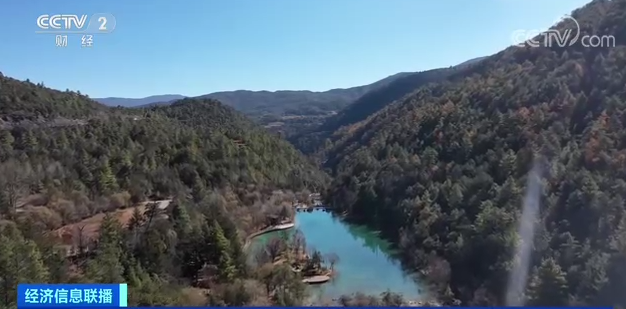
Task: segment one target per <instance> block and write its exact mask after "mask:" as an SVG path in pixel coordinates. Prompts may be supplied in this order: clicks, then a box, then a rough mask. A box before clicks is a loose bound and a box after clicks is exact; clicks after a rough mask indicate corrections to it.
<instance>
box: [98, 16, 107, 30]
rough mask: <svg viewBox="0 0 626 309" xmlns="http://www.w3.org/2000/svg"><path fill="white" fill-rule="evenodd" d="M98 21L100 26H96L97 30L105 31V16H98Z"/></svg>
mask: <svg viewBox="0 0 626 309" xmlns="http://www.w3.org/2000/svg"><path fill="white" fill-rule="evenodd" d="M98 22H99V23H100V28H98V30H101V31H106V30H107V18H106V17H104V16H103V17H100V18H98Z"/></svg>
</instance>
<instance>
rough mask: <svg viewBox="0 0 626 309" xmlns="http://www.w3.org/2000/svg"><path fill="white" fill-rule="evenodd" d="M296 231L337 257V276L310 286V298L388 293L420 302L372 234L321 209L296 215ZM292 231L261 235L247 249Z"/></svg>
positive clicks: (384, 246)
mask: <svg viewBox="0 0 626 309" xmlns="http://www.w3.org/2000/svg"><path fill="white" fill-rule="evenodd" d="M296 228H297V229H300V230H301V231H302V233H303V234H304V236H305V238H306V243H307V247H309V248H315V249H317V250H319V251H320V252H321V253H322V254H327V253H331V252H332V253H335V254H337V255H338V256H339V262H338V263H337V264H336V265H335V270H336V271H337V272H338V274H337V275H336V276H335V278H333V280H332V281H331V282H328V283H325V284H322V285H316V286H311V294H312V296H313V298H316V299H330V298H338V297H339V296H341V295H344V294H353V293H356V292H363V293H366V294H374V295H379V294H380V293H382V292H385V291H386V290H391V291H392V292H396V293H401V294H403V295H404V297H405V299H407V300H409V299H410V300H418V299H421V297H420V295H421V294H422V293H423V292H422V293H420V292H421V290H420V286H419V284H418V283H417V282H416V281H415V280H414V279H413V277H412V276H410V275H409V274H407V273H406V272H405V271H404V270H403V269H402V267H401V264H400V262H399V261H398V260H397V259H396V258H394V257H393V250H392V249H391V246H390V244H389V243H388V242H386V241H384V240H383V239H381V238H380V237H379V236H378V235H377V233H376V232H374V231H372V230H369V229H367V228H366V227H363V226H358V225H352V224H348V223H346V222H344V221H343V220H341V219H339V218H337V217H335V216H333V215H332V214H331V213H328V212H324V211H321V210H316V211H314V212H310V213H309V212H298V213H297V214H296ZM293 231H295V229H291V230H289V231H278V232H272V233H268V234H265V235H261V236H259V237H257V238H255V239H254V241H253V244H252V246H251V249H252V250H254V248H255V247H258V246H260V245H261V244H262V243H265V242H267V240H268V239H270V238H272V237H279V236H280V235H281V233H293Z"/></svg>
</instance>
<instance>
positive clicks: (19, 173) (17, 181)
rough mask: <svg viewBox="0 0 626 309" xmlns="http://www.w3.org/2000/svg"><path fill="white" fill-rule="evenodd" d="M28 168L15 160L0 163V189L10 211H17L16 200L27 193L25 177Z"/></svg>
mask: <svg viewBox="0 0 626 309" xmlns="http://www.w3.org/2000/svg"><path fill="white" fill-rule="evenodd" d="M27 177H28V169H26V168H23V167H22V165H21V164H20V163H19V162H17V161H16V160H13V159H11V160H8V161H7V162H4V163H2V164H0V190H2V193H3V195H4V197H5V200H6V203H7V206H8V208H9V210H10V212H11V213H13V214H15V212H16V211H17V206H18V205H17V204H18V200H19V199H20V198H22V197H24V196H25V195H26V194H28V186H27V185H26V181H25V180H26V179H27Z"/></svg>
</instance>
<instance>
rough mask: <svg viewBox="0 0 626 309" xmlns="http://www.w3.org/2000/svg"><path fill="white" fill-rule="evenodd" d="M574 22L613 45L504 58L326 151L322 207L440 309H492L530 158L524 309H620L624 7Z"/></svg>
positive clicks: (509, 52)
mask: <svg viewBox="0 0 626 309" xmlns="http://www.w3.org/2000/svg"><path fill="white" fill-rule="evenodd" d="M573 16H574V17H575V18H576V19H577V21H578V22H579V23H580V25H581V28H582V32H583V33H582V34H581V35H587V34H597V35H614V36H615V41H616V42H617V46H615V47H607V48H586V47H583V46H581V45H580V43H577V44H574V45H573V46H571V47H567V48H557V47H552V48H548V47H538V48H533V47H511V48H508V49H506V50H504V51H502V52H500V53H498V54H496V55H494V56H491V57H488V58H487V59H486V60H483V61H481V62H480V63H479V64H477V65H476V66H474V67H472V68H471V69H470V70H467V71H464V72H459V73H458V74H459V75H458V76H455V77H454V78H453V79H451V80H450V81H448V82H442V83H437V84H431V85H428V86H425V87H422V88H420V89H419V90H418V91H417V92H415V93H414V94H412V95H410V96H409V97H406V98H405V99H403V100H402V101H401V102H398V103H397V104H394V105H391V106H388V107H386V108H384V109H383V110H381V111H379V112H378V113H377V114H375V115H374V116H372V117H370V118H368V119H367V120H365V121H363V122H361V123H359V125H358V126H355V127H354V128H353V130H351V131H349V132H345V135H343V138H342V139H341V140H339V141H337V142H335V143H334V144H332V145H329V151H328V156H329V160H328V162H327V167H329V168H331V169H332V170H333V171H334V173H335V174H336V179H335V181H334V183H333V186H332V189H331V190H330V191H329V198H328V200H329V202H330V203H331V204H332V205H334V206H336V207H339V208H340V210H342V211H346V212H347V213H348V214H349V217H351V218H352V219H354V220H357V221H359V222H365V223H368V224H370V225H374V226H377V227H379V228H380V229H381V230H382V231H383V233H384V234H385V235H387V236H388V237H390V238H392V239H393V240H395V242H396V243H397V244H398V245H399V247H400V248H401V251H402V252H403V255H404V257H405V259H406V260H407V262H408V263H409V264H410V265H413V266H415V267H417V268H418V269H420V270H422V272H423V273H425V274H428V276H429V277H430V278H431V280H433V282H434V284H435V286H436V288H437V289H439V290H440V291H441V292H442V295H443V298H444V300H445V301H446V302H449V303H452V302H453V300H454V298H456V299H459V300H461V301H462V302H463V303H464V304H473V305H495V304H504V297H505V295H506V289H507V281H508V275H509V274H510V273H511V270H512V269H513V267H514V266H515V262H514V260H513V257H514V254H515V250H514V249H515V245H516V243H517V241H516V238H517V233H516V227H517V222H518V220H519V218H520V211H521V205H522V199H523V196H524V190H525V188H526V178H527V176H526V175H527V174H528V172H529V170H530V169H531V166H532V164H533V162H534V161H535V160H536V159H537V158H541V157H543V158H544V159H543V161H541V166H542V167H543V178H542V179H543V190H542V197H541V203H540V204H541V206H540V218H539V219H538V220H537V228H536V237H535V241H534V247H533V249H534V251H533V255H532V265H531V267H530V268H529V269H530V274H529V284H528V289H527V293H526V295H525V296H524V297H525V298H526V299H527V304H532V305H552V306H568V305H570V306H573V305H603V306H616V307H621V308H624V307H625V306H626V294H624V286H626V205H625V204H624V200H625V199H626V181H625V180H626V173H625V171H626V143H625V141H626V130H625V128H624V126H625V125H626V91H625V89H626V88H625V87H624V85H626V74H625V72H626V70H625V66H626V46H625V45H624V44H625V43H626V1H625V0H612V1H593V2H592V3H591V4H589V5H587V6H586V7H584V8H582V9H579V10H577V11H575V12H574V14H573ZM569 26H571V25H569V24H566V23H562V24H560V25H558V26H557V28H559V29H564V28H565V27H569Z"/></svg>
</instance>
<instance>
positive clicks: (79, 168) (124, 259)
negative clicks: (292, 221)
mask: <svg viewBox="0 0 626 309" xmlns="http://www.w3.org/2000/svg"><path fill="white" fill-rule="evenodd" d="M0 118H1V119H2V124H3V126H2V129H0V216H1V218H0V219H1V220H0V282H3V284H1V285H0V307H3V308H15V304H16V287H17V283H25V282H49V283H61V282H100V283H117V282H128V283H129V285H130V287H129V291H130V298H129V305H131V304H132V305H134V306H137V305H139V306H157V305H185V304H187V305H207V304H210V305H213V306H219V305H222V306H224V305H231V306H242V305H246V304H260V305H274V304H276V305H298V304H301V303H302V302H303V300H304V294H303V292H302V291H303V285H302V283H301V281H300V279H299V278H298V277H297V276H296V275H295V274H293V273H292V272H290V271H287V272H285V270H284V269H283V268H280V267H277V268H273V267H269V268H267V267H266V268H265V272H264V273H263V274H262V275H261V274H260V273H258V272H257V271H256V270H254V269H250V268H249V267H248V266H247V265H246V263H245V261H246V259H245V255H244V253H243V251H242V247H243V246H242V245H243V241H244V238H245V236H246V235H247V234H248V233H251V232H253V231H256V230H258V229H260V228H263V227H265V226H267V224H268V217H269V216H273V217H276V216H278V218H282V219H289V218H290V216H291V215H290V211H291V208H290V207H285V204H284V202H285V201H289V202H291V201H292V200H293V198H294V196H293V195H291V196H290V195H288V194H289V192H297V191H301V190H306V189H311V190H319V189H321V188H322V187H323V185H324V183H325V182H326V181H327V178H326V176H325V175H324V174H322V173H320V172H319V171H318V170H317V169H316V168H315V167H314V166H312V165H311V164H310V163H309V162H308V161H307V160H306V159H305V158H303V157H302V156H300V154H299V153H298V152H297V151H296V150H295V149H294V148H293V147H292V146H290V145H289V144H288V143H287V142H285V141H282V140H279V139H278V138H276V137H274V136H272V135H270V134H268V133H266V132H265V131H264V130H262V129H261V128H259V127H257V126H256V125H254V124H253V123H251V122H250V121H248V120H247V119H246V118H245V117H243V116H242V115H240V114H239V113H237V112H235V111H234V110H233V109H232V108H230V107H226V106H224V105H222V104H221V103H219V102H217V101H214V100H209V99H186V100H182V101H179V102H176V103H174V104H172V105H171V106H166V107H156V108H152V109H149V110H125V109H119V108H107V107H105V106H102V105H100V104H98V103H96V102H94V101H91V100H90V99H88V98H87V97H85V96H82V95H80V94H79V93H75V92H70V91H66V92H60V91H55V90H51V89H47V88H45V87H44V86H43V85H41V84H40V85H34V84H32V83H30V82H21V81H17V80H14V79H11V78H8V77H1V78H0ZM276 189H282V190H281V191H278V192H284V194H286V195H284V196H281V195H280V194H279V195H276V194H274V192H273V191H275V190H276ZM150 199H167V200H170V199H172V200H173V201H172V202H171V204H169V207H167V208H165V209H164V208H161V207H160V206H159V204H150V203H148V204H147V205H145V204H142V203H140V202H142V201H146V200H150ZM166 205H167V203H166ZM287 205H290V204H287ZM138 206H141V207H138ZM124 208H129V209H130V210H131V211H129V212H128V214H131V216H127V217H130V218H126V219H124V220H121V219H120V220H117V217H116V215H114V212H113V211H114V210H118V209H124ZM86 218H88V219H87V220H83V219H86ZM94 218H98V219H94ZM94 221H96V222H98V223H97V224H98V225H99V228H98V227H96V229H97V230H98V229H99V232H98V231H97V230H96V233H95V235H86V234H87V230H86V228H87V229H91V228H92V227H91V226H90V227H86V226H85V225H82V224H83V223H85V224H86V222H94ZM61 227H64V228H63V229H59V228H61ZM53 231H54V232H53ZM57 231H59V233H61V235H58V234H59V233H57ZM58 236H61V238H62V239H59V238H58ZM87 236H90V237H91V238H90V237H87ZM62 245H65V246H62ZM67 246H69V247H70V248H69V249H68V248H67ZM262 282H264V283H262ZM190 287H197V288H203V289H188V288H190ZM205 288H210V293H209V292H208V291H209V290H204V289H205ZM189 291H191V292H189ZM207 297H208V298H207Z"/></svg>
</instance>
